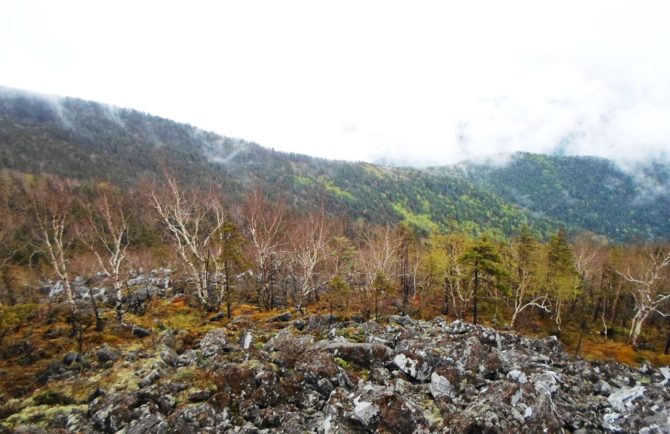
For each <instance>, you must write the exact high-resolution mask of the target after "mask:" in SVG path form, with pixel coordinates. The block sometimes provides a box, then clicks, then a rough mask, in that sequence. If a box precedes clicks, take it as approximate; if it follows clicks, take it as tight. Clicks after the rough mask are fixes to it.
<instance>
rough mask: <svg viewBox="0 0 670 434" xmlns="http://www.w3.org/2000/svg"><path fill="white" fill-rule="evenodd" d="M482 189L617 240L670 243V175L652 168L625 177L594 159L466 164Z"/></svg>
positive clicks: (517, 158)
mask: <svg viewBox="0 0 670 434" xmlns="http://www.w3.org/2000/svg"><path fill="white" fill-rule="evenodd" d="M461 170H462V173H463V174H464V175H465V176H466V177H467V178H468V179H470V180H471V181H472V182H474V183H476V184H477V185H479V186H480V187H482V188H484V189H486V190H488V191H492V192H494V193H496V194H497V195H499V196H500V197H502V198H504V199H505V200H507V201H510V202H513V203H516V204H518V205H520V206H522V207H524V208H525V209H527V210H528V211H529V212H530V213H532V214H535V215H541V216H545V217H548V218H550V219H553V220H558V221H561V222H568V223H569V224H570V226H573V227H578V228H584V229H588V230H590V231H592V232H595V233H598V234H607V235H609V236H610V237H612V238H615V239H634V238H640V239H650V238H667V236H668V234H670V194H669V191H670V190H669V186H670V172H669V170H668V167H667V166H664V165H661V164H652V165H648V166H639V167H636V168H634V172H633V173H634V174H633V175H631V174H630V173H626V172H623V171H622V170H621V169H620V168H619V167H617V166H616V165H615V164H614V163H613V162H611V161H608V160H604V159H601V158H594V157H556V156H546V155H533V154H527V153H519V154H516V155H514V156H513V157H512V158H511V160H510V162H509V163H508V164H506V165H504V166H490V165H474V164H464V165H462V166H461Z"/></svg>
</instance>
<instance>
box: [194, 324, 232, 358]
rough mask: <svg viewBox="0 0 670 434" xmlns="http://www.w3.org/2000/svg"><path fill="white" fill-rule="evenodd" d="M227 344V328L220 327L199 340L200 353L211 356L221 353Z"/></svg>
mask: <svg viewBox="0 0 670 434" xmlns="http://www.w3.org/2000/svg"><path fill="white" fill-rule="evenodd" d="M227 344H228V329H226V328H220V329H215V330H212V331H210V332H209V333H207V334H206V335H205V337H203V338H202V340H201V341H200V349H201V350H202V355H203V356H205V357H211V356H213V355H215V354H221V353H222V352H223V350H224V348H226V345H227Z"/></svg>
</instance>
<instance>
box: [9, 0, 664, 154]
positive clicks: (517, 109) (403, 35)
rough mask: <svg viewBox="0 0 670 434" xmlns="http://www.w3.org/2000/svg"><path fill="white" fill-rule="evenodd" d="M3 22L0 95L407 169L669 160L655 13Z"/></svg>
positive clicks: (131, 14)
mask: <svg viewBox="0 0 670 434" xmlns="http://www.w3.org/2000/svg"><path fill="white" fill-rule="evenodd" d="M445 3H446V2H430V1H426V2H411V3H410V2H393V1H390V2H389V1H377V2H354V1H342V2H335V3H322V2H313V1H290V2H272V1H247V2H196V3H191V4H189V5H188V6H187V5H186V4H185V3H176V2H158V1H155V2H130V1H118V2H113V3H103V4H101V3H92V2H86V1H64V2H49V1H26V0H7V1H5V2H3V3H2V4H1V5H0V84H2V85H7V86H16V87H22V88H27V89H32V90H37V91H45V92H49V93H58V94H64V95H70V96H77V97H82V98H88V99H94V100H98V101H103V102H108V103H112V104H116V105H120V106H126V107H132V108H138V109H140V110H144V111H148V112H151V113H155V114H158V115H162V116H166V117H170V118H173V119H175V120H179V121H185V122H189V123H191V124H194V125H197V126H200V127H204V128H207V129H211V130H215V131H217V132H220V133H223V134H226V135H230V136H235V137H242V138H245V139H249V140H255V141H257V142H259V143H261V144H263V145H265V146H270V147H275V148H277V149H283V150H287V151H294V152H302V153H307V154H312V155H319V156H325V157H329V158H340V159H352V160H363V159H365V160H373V159H379V158H386V159H395V160H402V161H407V162H411V163H415V164H440V163H447V162H455V161H458V160H460V159H463V158H467V157H481V156H487V155H489V156H490V155H493V154H496V153H499V152H511V151H515V150H528V151H532V152H551V151H553V150H556V149H559V148H560V149H561V150H562V151H564V152H566V153H571V154H593V155H600V156H605V157H610V158H615V159H633V160H640V159H644V158H652V157H659V156H661V155H663V154H664V153H665V155H666V156H667V151H666V149H669V148H670V143H669V140H668V139H670V122H668V120H669V119H670V118H669V117H668V115H669V114H670V81H669V80H668V77H670V56H668V55H667V48H666V44H667V41H668V40H670V28H669V27H668V26H667V25H666V23H665V22H664V21H665V19H666V17H667V16H668V12H670V6H668V5H667V3H666V2H663V1H657V2H654V1H638V2H635V3H633V2H616V1H589V2H578V1H564V2H538V1H509V2H497V1H490V2H489V1H474V2H458V3H459V4H455V2H449V3H448V4H445Z"/></svg>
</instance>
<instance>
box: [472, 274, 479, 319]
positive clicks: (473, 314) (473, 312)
mask: <svg viewBox="0 0 670 434" xmlns="http://www.w3.org/2000/svg"><path fill="white" fill-rule="evenodd" d="M477 289H479V270H477V269H475V292H474V297H473V301H474V303H473V305H472V322H473V323H474V324H475V325H477Z"/></svg>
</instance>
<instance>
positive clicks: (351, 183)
mask: <svg viewBox="0 0 670 434" xmlns="http://www.w3.org/2000/svg"><path fill="white" fill-rule="evenodd" d="M383 163H384V164H382V165H374V164H370V163H365V162H347V161H342V160H339V161H338V160H329V159H323V158H318V157H311V156H308V155H304V154H296V153H287V152H282V151H276V150H274V149H271V148H266V147H263V146H261V145H258V144H256V143H254V142H249V141H246V140H244V139H235V138H230V137H225V136H221V135H219V134H217V133H214V132H208V131H204V130H201V129H198V128H196V127H194V126H191V125H188V124H183V123H177V122H174V121H171V120H169V119H165V118H162V117H158V116H154V115H150V114H146V113H142V112H139V111H136V110H132V109H125V108H117V107H113V106H108V105H104V104H99V103H95V102H91V101H85V100H81V99H76V98H61V97H55V96H44V95H40V94H35V93H32V92H23V91H20V90H16V89H8V88H2V89H0V168H4V169H11V170H18V171H22V172H30V173H51V174H55V175H58V176H65V177H70V178H79V179H108V180H111V181H113V182H116V183H120V184H122V185H132V184H133V183H134V182H136V181H137V180H139V179H141V178H142V177H146V176H159V177H160V176H163V175H164V173H165V171H166V169H167V170H168V171H169V172H170V173H174V174H181V175H180V176H183V179H185V180H187V181H188V182H190V183H194V184H201V185H206V184H207V183H211V182H216V183H218V184H220V185H222V186H224V188H225V190H226V191H227V192H228V193H229V194H230V195H231V198H234V197H240V196H241V195H244V194H245V193H244V192H245V191H248V190H249V189H251V188H257V187H260V188H262V189H263V190H264V191H265V192H266V193H267V194H268V195H270V196H271V197H276V198H280V197H283V198H284V199H285V200H288V201H289V202H290V203H292V204H293V205H295V206H296V207H298V208H300V209H309V208H311V207H314V206H316V204H318V203H325V204H326V205H327V206H328V208H329V210H330V212H334V213H340V214H345V215H347V216H349V217H350V218H354V219H356V218H362V219H364V220H367V221H372V222H377V223H392V222H398V221H406V222H408V223H409V224H411V225H415V226H417V227H418V228H419V230H420V231H423V232H424V233H428V232H430V231H433V230H436V229H440V230H465V231H468V232H473V233H480V232H483V231H493V232H494V233H499V234H500V235H501V236H502V235H503V234H507V235H509V234H513V233H515V231H516V230H518V228H519V226H520V225H521V224H523V223H524V222H530V223H532V224H533V225H534V227H535V228H536V230H537V231H538V233H539V234H542V235H543V236H548V235H549V234H551V233H552V231H554V230H556V228H558V227H561V226H562V227H565V228H567V229H569V230H570V231H571V233H574V234H577V233H579V232H581V231H584V230H587V231H591V232H593V233H596V234H603V235H607V236H608V237H611V238H613V239H618V240H628V239H654V238H657V237H661V238H663V237H667V234H668V233H670V219H668V209H670V187H669V186H670V169H669V166H668V164H667V163H664V162H663V161H658V162H655V163H649V164H646V163H636V162H633V163H630V164H628V165H624V166H622V165H620V163H618V162H614V161H611V160H606V159H603V158H600V157H589V156H575V157H569V156H561V155H543V154H533V153H524V152H516V153H511V154H501V155H497V156H495V158H492V159H484V160H470V161H465V162H461V163H458V164H451V165H435V166H433V167H419V168H416V167H411V166H407V165H402V166H400V165H393V164H389V162H388V161H386V162H383Z"/></svg>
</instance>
